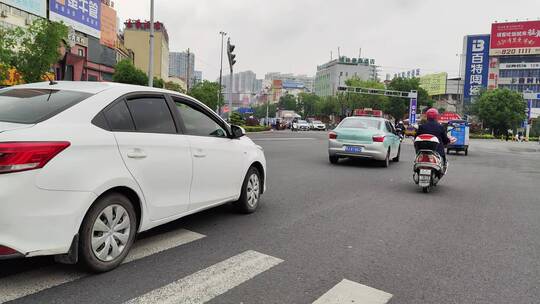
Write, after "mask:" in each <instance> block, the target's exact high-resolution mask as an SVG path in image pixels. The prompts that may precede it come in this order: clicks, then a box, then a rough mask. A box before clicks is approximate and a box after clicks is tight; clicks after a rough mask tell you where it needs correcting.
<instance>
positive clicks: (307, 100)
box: [298, 93, 320, 117]
mask: <svg viewBox="0 0 540 304" xmlns="http://www.w3.org/2000/svg"><path fill="white" fill-rule="evenodd" d="M319 101H320V97H319V96H317V95H315V94H313V93H300V94H298V108H299V109H301V110H302V114H303V115H302V116H304V117H309V116H315V115H317V114H318V113H317V103H318V102H319Z"/></svg>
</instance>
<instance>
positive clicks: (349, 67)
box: [314, 56, 378, 97]
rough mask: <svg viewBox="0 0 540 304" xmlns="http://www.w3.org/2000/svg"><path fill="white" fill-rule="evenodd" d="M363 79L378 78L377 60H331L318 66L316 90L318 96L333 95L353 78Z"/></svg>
mask: <svg viewBox="0 0 540 304" xmlns="http://www.w3.org/2000/svg"><path fill="white" fill-rule="evenodd" d="M354 77H356V78H359V79H362V80H377V79H378V74H377V66H375V60H373V59H364V58H352V59H351V58H348V57H345V56H342V57H341V58H339V59H335V60H332V61H329V62H327V63H325V64H323V65H320V66H318V67H317V74H316V76H315V85H314V90H315V94H317V95H318V96H321V97H324V96H332V95H335V94H336V93H337V88H338V87H339V86H340V85H345V81H346V80H347V79H351V78H354Z"/></svg>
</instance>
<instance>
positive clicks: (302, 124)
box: [296, 120, 310, 131]
mask: <svg viewBox="0 0 540 304" xmlns="http://www.w3.org/2000/svg"><path fill="white" fill-rule="evenodd" d="M296 125H297V126H296V128H297V129H298V130H299V131H309V129H310V126H309V123H308V122H307V121H305V120H298V122H297V123H296Z"/></svg>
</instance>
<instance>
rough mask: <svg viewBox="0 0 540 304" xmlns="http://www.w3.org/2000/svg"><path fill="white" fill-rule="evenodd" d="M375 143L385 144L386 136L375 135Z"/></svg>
mask: <svg viewBox="0 0 540 304" xmlns="http://www.w3.org/2000/svg"><path fill="white" fill-rule="evenodd" d="M373 142H384V135H373Z"/></svg>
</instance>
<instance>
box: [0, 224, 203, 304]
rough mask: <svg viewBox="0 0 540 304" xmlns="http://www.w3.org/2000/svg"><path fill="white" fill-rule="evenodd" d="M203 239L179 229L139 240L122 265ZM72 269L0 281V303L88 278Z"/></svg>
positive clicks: (53, 269) (30, 273)
mask: <svg viewBox="0 0 540 304" xmlns="http://www.w3.org/2000/svg"><path fill="white" fill-rule="evenodd" d="M204 237H205V235H202V234H199V233H196V232H193V231H189V230H186V229H179V230H175V231H171V232H167V233H163V234H160V235H156V236H152V237H149V238H146V239H142V240H140V241H137V242H135V243H134V244H133V248H132V249H131V252H130V253H129V255H128V256H127V257H126V259H125V261H124V263H128V262H132V261H135V260H139V259H142V258H144V257H147V256H150V255H153V254H156V253H159V252H162V251H165V250H168V249H171V248H174V247H177V246H181V245H184V244H187V243H191V242H193V241H196V240H199V239H202V238H204ZM88 275H89V274H88V273H85V272H82V271H77V270H76V269H75V267H73V266H69V267H66V266H63V267H58V266H49V267H44V268H41V269H37V270H32V271H28V272H23V273H20V274H16V275H13V276H9V277H6V278H2V279H0V303H5V302H8V301H12V300H16V299H18V298H22V297H25V296H28V295H31V294H34V293H37V292H40V291H43V290H46V289H49V288H52V287H56V286H59V285H62V284H65V283H69V282H73V281H75V280H78V279H80V278H83V277H86V276H88Z"/></svg>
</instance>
